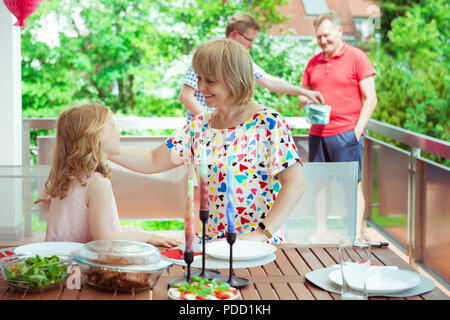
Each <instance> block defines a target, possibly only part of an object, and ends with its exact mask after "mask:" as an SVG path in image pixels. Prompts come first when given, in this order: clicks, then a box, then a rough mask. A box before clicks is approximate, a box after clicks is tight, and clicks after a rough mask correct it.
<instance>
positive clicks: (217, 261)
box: [171, 240, 277, 269]
mask: <svg viewBox="0 0 450 320" xmlns="http://www.w3.org/2000/svg"><path fill="white" fill-rule="evenodd" d="M183 250H184V248H183ZM276 250H277V248H276V247H275V246H273V245H271V244H268V243H265V242H260V241H250V240H236V242H235V243H234V244H233V269H245V268H253V267H258V266H262V265H265V264H267V263H270V262H272V261H274V260H275V258H276V256H275V254H274V252H275V251H276ZM205 254H206V260H205V267H206V268H207V269H228V268H229V266H230V263H229V259H230V245H229V244H228V242H227V241H226V240H216V241H213V242H210V243H207V244H205ZM171 260H172V261H173V262H174V263H175V264H178V265H182V266H185V265H186V263H185V262H184V261H183V260H178V261H176V260H175V259H171ZM191 267H193V268H201V267H202V256H201V255H199V256H195V258H194V261H193V262H192V264H191Z"/></svg>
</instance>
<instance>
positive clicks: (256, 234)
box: [236, 228, 267, 241]
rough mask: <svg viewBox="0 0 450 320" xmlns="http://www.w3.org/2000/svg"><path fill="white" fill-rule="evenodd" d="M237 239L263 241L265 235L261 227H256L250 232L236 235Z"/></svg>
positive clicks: (265, 238)
mask: <svg viewBox="0 0 450 320" xmlns="http://www.w3.org/2000/svg"><path fill="white" fill-rule="evenodd" d="M236 238H237V239H238V240H251V241H265V240H267V236H266V234H265V233H264V232H262V230H261V229H259V228H257V229H256V230H255V231H252V232H250V233H241V234H238V235H237V236H236Z"/></svg>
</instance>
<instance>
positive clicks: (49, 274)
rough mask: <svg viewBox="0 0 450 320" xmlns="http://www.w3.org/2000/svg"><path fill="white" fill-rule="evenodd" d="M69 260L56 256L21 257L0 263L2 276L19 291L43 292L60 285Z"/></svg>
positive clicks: (65, 276)
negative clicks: (17, 259) (0, 264)
mask: <svg viewBox="0 0 450 320" xmlns="http://www.w3.org/2000/svg"><path fill="white" fill-rule="evenodd" d="M69 264H70V263H69V261H68V260H65V259H61V258H60V257H58V256H51V257H40V256H39V255H36V256H30V257H23V258H21V259H20V260H19V261H13V262H10V263H5V264H3V265H2V271H3V278H4V279H5V280H7V281H8V282H9V284H10V286H11V287H13V288H14V289H17V290H20V291H27V292H31V293H33V292H44V291H48V290H51V289H54V288H57V287H60V286H61V285H62V284H63V282H64V280H65V279H66V278H67V267H68V266H69Z"/></svg>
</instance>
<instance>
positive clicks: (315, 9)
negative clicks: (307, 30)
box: [302, 0, 329, 16]
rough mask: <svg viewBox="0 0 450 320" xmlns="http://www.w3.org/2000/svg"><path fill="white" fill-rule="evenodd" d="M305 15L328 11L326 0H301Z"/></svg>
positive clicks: (315, 14)
mask: <svg viewBox="0 0 450 320" xmlns="http://www.w3.org/2000/svg"><path fill="white" fill-rule="evenodd" d="M302 2H303V8H305V12H306V15H307V16H317V15H319V14H322V13H327V12H329V10H328V5H327V1H326V0H302Z"/></svg>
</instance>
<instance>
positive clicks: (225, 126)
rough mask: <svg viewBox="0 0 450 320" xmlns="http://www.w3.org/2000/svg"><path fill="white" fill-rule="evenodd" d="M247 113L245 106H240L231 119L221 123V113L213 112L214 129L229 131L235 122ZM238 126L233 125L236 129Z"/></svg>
mask: <svg viewBox="0 0 450 320" xmlns="http://www.w3.org/2000/svg"><path fill="white" fill-rule="evenodd" d="M244 111H245V105H243V106H239V107H238V110H237V111H236V112H235V113H234V114H233V116H232V117H231V118H229V119H228V120H226V121H220V120H219V119H218V118H219V117H220V115H219V111H218V110H217V109H216V110H214V111H213V114H212V118H213V127H214V128H217V129H228V128H229V127H230V125H231V124H233V123H234V122H235V120H236V119H237V118H238V117H239V116H240V115H241V114H242V113H243V112H244ZM235 126H236V125H233V127H235Z"/></svg>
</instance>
